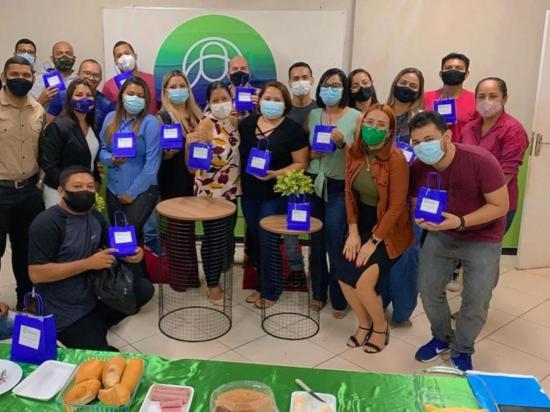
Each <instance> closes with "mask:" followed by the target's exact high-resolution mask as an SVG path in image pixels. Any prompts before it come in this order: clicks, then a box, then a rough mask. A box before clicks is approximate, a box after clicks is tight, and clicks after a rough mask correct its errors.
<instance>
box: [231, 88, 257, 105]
mask: <svg viewBox="0 0 550 412" xmlns="http://www.w3.org/2000/svg"><path fill="white" fill-rule="evenodd" d="M255 94H256V89H255V88H254V87H237V88H236V89H235V109H237V110H254V107H255V105H254V102H253V101H252V96H253V95H255Z"/></svg>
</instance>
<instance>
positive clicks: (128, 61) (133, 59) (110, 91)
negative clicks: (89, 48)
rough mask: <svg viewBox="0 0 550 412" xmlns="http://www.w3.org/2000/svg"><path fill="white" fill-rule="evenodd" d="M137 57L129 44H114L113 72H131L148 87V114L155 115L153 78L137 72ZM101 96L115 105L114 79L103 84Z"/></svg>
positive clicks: (157, 105) (115, 85) (116, 91)
mask: <svg viewBox="0 0 550 412" xmlns="http://www.w3.org/2000/svg"><path fill="white" fill-rule="evenodd" d="M137 57H138V56H137V54H136V52H135V51H134V48H133V47H132V45H131V44H130V43H128V42H126V41H123V40H120V41H118V42H116V43H115V46H114V47H113V58H114V62H115V70H116V71H117V72H118V73H126V72H130V71H131V72H132V74H133V75H134V76H137V77H140V78H142V79H143V80H145V82H146V83H147V86H149V90H151V105H150V106H149V112H148V113H149V114H152V115H156V114H157V112H158V108H159V104H158V100H157V94H156V91H155V78H154V77H153V75H152V74H151V73H146V72H142V71H140V70H138V67H137ZM103 94H104V95H105V96H106V97H107V98H108V99H109V100H110V101H111V102H113V104H116V101H117V98H118V86H117V84H116V81H115V78H114V77H113V78H110V79H109V80H107V81H106V82H105V85H104V86H103Z"/></svg>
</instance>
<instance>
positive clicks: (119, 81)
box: [114, 70, 134, 90]
mask: <svg viewBox="0 0 550 412" xmlns="http://www.w3.org/2000/svg"><path fill="white" fill-rule="evenodd" d="M133 75H134V73H133V72H132V71H131V70H130V71H127V72H124V73H120V74H117V75H116V76H115V78H114V79H115V83H116V87H118V89H119V90H120V89H121V88H122V85H123V84H124V83H125V82H126V80H128V79H129V78H130V77H132V76H133Z"/></svg>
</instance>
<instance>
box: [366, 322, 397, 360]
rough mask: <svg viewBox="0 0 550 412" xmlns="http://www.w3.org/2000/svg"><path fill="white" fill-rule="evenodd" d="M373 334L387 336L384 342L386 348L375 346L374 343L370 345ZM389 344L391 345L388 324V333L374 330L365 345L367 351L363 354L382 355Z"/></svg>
mask: <svg viewBox="0 0 550 412" xmlns="http://www.w3.org/2000/svg"><path fill="white" fill-rule="evenodd" d="M373 333H378V334H379V335H386V340H385V341H384V347H382V348H381V347H380V346H378V345H375V344H374V343H370V342H369V340H370V338H371V336H372V334H373ZM388 343H390V325H389V324H388V326H386V331H385V332H379V331H377V330H374V329H373V330H372V332H371V334H370V335H369V339H367V340H366V341H365V343H364V345H363V346H364V347H365V349H363V352H365V353H380V352H382V350H384V348H385V347H386V346H388ZM367 349H372V350H367Z"/></svg>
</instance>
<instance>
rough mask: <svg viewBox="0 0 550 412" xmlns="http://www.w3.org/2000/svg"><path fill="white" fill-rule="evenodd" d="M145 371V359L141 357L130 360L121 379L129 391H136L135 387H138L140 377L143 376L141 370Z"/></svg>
mask: <svg viewBox="0 0 550 412" xmlns="http://www.w3.org/2000/svg"><path fill="white" fill-rule="evenodd" d="M142 371H143V359H141V358H132V359H130V360H129V361H128V365H126V369H125V370H124V373H123V374H122V379H121V380H120V383H121V384H122V385H124V386H126V388H128V391H130V393H132V392H134V389H135V388H136V386H137V384H138V382H139V378H140V377H141V372H142Z"/></svg>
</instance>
